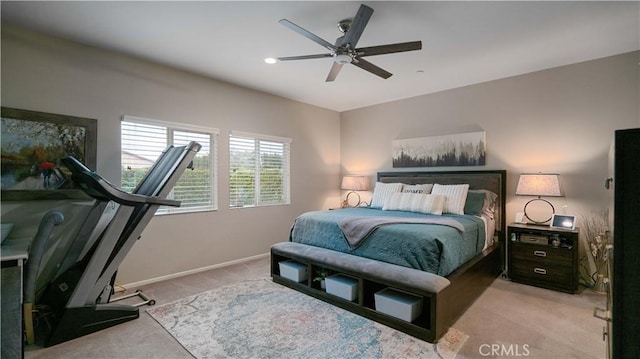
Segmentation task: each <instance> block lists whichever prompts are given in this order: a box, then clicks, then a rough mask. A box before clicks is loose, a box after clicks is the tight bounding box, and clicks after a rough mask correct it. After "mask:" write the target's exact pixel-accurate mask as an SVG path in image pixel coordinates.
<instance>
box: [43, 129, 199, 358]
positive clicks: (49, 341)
mask: <svg viewBox="0 0 640 359" xmlns="http://www.w3.org/2000/svg"><path fill="white" fill-rule="evenodd" d="M200 148H201V145H200V144H199V143H197V142H190V143H189V144H188V145H185V146H169V147H167V148H166V149H165V150H164V151H163V152H162V154H161V155H160V157H159V158H158V159H157V160H156V162H155V163H154V164H153V165H152V167H151V169H150V170H149V171H148V172H147V174H146V175H145V176H144V178H143V179H142V180H141V181H140V182H139V183H138V185H137V187H136V188H135V189H134V190H133V192H132V193H127V192H124V191H122V190H120V189H118V188H116V187H115V186H113V185H112V184H111V183H109V182H108V181H107V180H105V179H104V178H102V177H101V176H100V175H99V174H97V173H96V172H94V171H91V170H90V169H89V168H87V167H86V166H84V164H82V163H81V162H79V161H78V160H76V159H75V158H73V157H67V158H64V159H63V160H62V162H63V164H64V165H65V166H66V167H67V168H68V169H69V170H70V171H71V173H72V179H73V181H74V182H75V183H76V184H77V185H79V186H80V188H81V189H82V190H83V191H84V192H85V193H86V194H88V195H89V196H91V197H93V198H94V199H95V202H94V205H93V208H92V209H91V210H90V211H89V214H88V216H87V219H86V220H85V222H84V223H83V224H82V226H81V228H80V230H79V231H78V234H77V235H76V236H75V238H74V240H73V242H72V243H71V244H70V245H68V247H69V248H68V250H66V254H65V256H64V258H63V259H62V260H61V261H60V262H59V263H55V265H53V266H51V265H50V266H48V268H56V269H55V270H54V271H49V273H41V274H40V275H42V276H49V277H53V279H51V280H49V281H48V282H46V285H44V286H43V289H42V290H41V292H40V293H38V296H37V297H36V300H35V307H36V309H37V310H36V314H37V315H36V318H37V320H36V325H35V333H36V338H37V342H38V344H42V345H44V346H51V345H55V344H58V343H61V342H64V341H67V340H71V339H74V338H77V337H80V336H83V335H86V334H89V333H93V332H96V331H99V330H102V329H105V328H108V327H112V326H114V325H117V324H120V323H124V322H127V321H130V320H133V319H136V318H138V317H139V310H138V306H139V305H128V304H120V303H115V301H116V300H118V298H112V297H111V296H112V295H113V293H114V284H115V278H116V274H117V270H118V267H119V266H120V264H121V263H122V261H123V260H124V258H125V256H126V255H127V253H128V252H129V250H130V249H131V248H132V247H133V245H134V244H135V242H136V240H138V239H139V238H140V235H141V233H142V231H143V230H144V229H145V227H146V226H147V224H148V223H149V221H150V220H151V218H153V215H154V214H155V212H156V210H157V209H158V208H159V207H160V206H175V207H177V206H180V202H179V201H174V200H170V199H167V198H166V197H167V196H168V195H169V193H170V192H171V190H172V189H173V186H174V185H175V184H176V182H177V181H178V179H179V178H180V176H182V174H183V173H184V171H185V170H186V169H187V168H191V165H192V160H193V158H194V157H195V155H196V154H197V153H198V151H200ZM30 259H31V258H30ZM38 260H39V259H38ZM52 273H55V274H53V275H52ZM141 297H143V296H141ZM143 298H144V297H143ZM144 299H146V298H144ZM151 302H153V301H151Z"/></svg>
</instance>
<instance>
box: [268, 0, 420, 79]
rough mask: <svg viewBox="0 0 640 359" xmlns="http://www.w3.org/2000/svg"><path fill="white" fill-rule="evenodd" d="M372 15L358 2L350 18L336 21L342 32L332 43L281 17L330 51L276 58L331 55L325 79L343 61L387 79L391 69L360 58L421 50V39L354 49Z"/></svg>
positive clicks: (368, 8) (334, 75) (336, 70)
mask: <svg viewBox="0 0 640 359" xmlns="http://www.w3.org/2000/svg"><path fill="white" fill-rule="evenodd" d="M372 14H373V9H372V8H370V7H368V6H366V5H360V8H359V9H358V12H357V13H356V16H355V17H354V18H353V19H345V20H342V21H340V22H339V23H338V28H339V29H340V31H341V32H342V33H343V35H342V36H340V37H339V38H337V39H336V43H335V45H334V44H332V43H330V42H328V41H325V40H324V39H322V38H320V37H319V36H317V35H315V34H313V33H311V32H309V31H307V30H305V29H303V28H301V27H300V26H298V25H296V24H294V23H292V22H291V21H289V20H287V19H282V20H280V21H279V22H280V23H281V24H282V25H284V26H286V27H288V28H289V29H291V30H293V31H295V32H297V33H298V34H300V35H302V36H304V37H306V38H308V39H309V40H311V41H313V42H315V43H317V44H319V45H321V46H323V47H325V48H327V49H328V50H329V53H327V54H317V55H303V56H288V57H278V60H280V61H290V60H308V59H319V58H325V57H332V58H333V61H334V62H333V65H332V66H331V70H330V71H329V75H328V76H327V79H326V80H325V81H326V82H331V81H333V80H335V79H336V76H338V73H339V72H340V69H342V65H344V64H353V65H355V66H357V67H359V68H361V69H363V70H365V71H369V72H371V73H372V74H374V75H377V76H380V77H382V78H383V79H388V78H389V77H391V75H392V74H391V73H390V72H388V71H386V70H384V69H382V68H380V67H378V66H376V65H374V64H372V63H371V62H369V61H366V60H365V59H363V57H365V56H374V55H383V54H391V53H396V52H404V51H414V50H420V49H422V41H411V42H402V43H397V44H389V45H380V46H371V47H360V48H356V44H357V43H358V40H359V39H360V36H361V35H362V32H363V31H364V28H365V27H366V26H367V23H368V22H369V19H370V18H371V15H372Z"/></svg>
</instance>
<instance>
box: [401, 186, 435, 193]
mask: <svg viewBox="0 0 640 359" xmlns="http://www.w3.org/2000/svg"><path fill="white" fill-rule="evenodd" d="M431 188H433V184H405V185H402V192H403V193H427V194H429V193H431Z"/></svg>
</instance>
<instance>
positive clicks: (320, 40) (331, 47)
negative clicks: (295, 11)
mask: <svg viewBox="0 0 640 359" xmlns="http://www.w3.org/2000/svg"><path fill="white" fill-rule="evenodd" d="M278 22H279V23H281V24H282V25H284V26H286V27H288V28H289V29H291V30H293V31H295V32H297V33H298V34H300V35H302V36H304V37H306V38H307V39H309V40H311V41H313V42H315V43H316V44H318V45H320V46H323V47H326V48H327V49H329V50H331V51H335V50H336V47H335V45H333V44H332V43H330V42H328V41H326V40H324V39H323V38H321V37H319V36H317V35H315V34H313V33H311V32H309V31H307V30H305V29H303V28H301V27H300V26H298V25H296V24H294V23H292V22H291V21H289V20H287V19H282V20H280V21H278Z"/></svg>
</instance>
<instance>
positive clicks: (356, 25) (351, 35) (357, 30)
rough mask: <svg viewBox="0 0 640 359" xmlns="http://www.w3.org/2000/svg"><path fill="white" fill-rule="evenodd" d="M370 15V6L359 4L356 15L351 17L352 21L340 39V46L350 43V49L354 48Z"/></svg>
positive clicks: (371, 10)
mask: <svg viewBox="0 0 640 359" xmlns="http://www.w3.org/2000/svg"><path fill="white" fill-rule="evenodd" d="M371 15H373V9H372V8H370V7H368V6H366V5H360V8H359V9H358V12H357V13H356V16H355V17H354V18H353V22H352V23H351V26H350V27H349V30H348V31H347V33H346V35H345V36H344V38H343V39H342V43H341V44H340V46H344V45H346V44H350V45H351V48H352V49H353V48H355V47H356V44H357V43H358V40H360V36H361V35H362V32H363V31H364V28H365V27H366V26H367V23H368V22H369V19H370V18H371Z"/></svg>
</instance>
